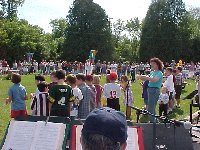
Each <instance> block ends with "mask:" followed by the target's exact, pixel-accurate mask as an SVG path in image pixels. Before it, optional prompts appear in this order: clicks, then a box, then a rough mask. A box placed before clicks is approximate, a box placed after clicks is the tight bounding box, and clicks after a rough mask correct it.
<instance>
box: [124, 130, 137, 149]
mask: <svg viewBox="0 0 200 150" xmlns="http://www.w3.org/2000/svg"><path fill="white" fill-rule="evenodd" d="M126 150H139V145H138V133H137V128H131V127H128V139H127V147H126Z"/></svg>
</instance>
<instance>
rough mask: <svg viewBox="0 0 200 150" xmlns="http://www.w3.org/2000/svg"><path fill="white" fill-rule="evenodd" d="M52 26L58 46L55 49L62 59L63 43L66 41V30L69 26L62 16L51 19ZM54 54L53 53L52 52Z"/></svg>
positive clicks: (58, 57)
mask: <svg viewBox="0 0 200 150" xmlns="http://www.w3.org/2000/svg"><path fill="white" fill-rule="evenodd" d="M50 26H51V27H52V34H51V35H52V38H53V39H54V42H55V43H57V48H56V50H54V52H55V56H56V58H57V59H60V57H61V55H62V50H63V45H64V41H65V31H66V30H67V27H68V22H67V21H66V19H63V18H60V19H55V20H51V22H50ZM52 54H53V53H52Z"/></svg>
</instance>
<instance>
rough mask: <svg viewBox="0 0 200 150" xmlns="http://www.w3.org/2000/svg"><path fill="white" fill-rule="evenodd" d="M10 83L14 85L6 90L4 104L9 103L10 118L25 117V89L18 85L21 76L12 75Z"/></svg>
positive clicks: (26, 97)
mask: <svg viewBox="0 0 200 150" xmlns="http://www.w3.org/2000/svg"><path fill="white" fill-rule="evenodd" d="M11 81H12V83H14V84H13V85H12V86H11V87H10V89H9V90H8V98H6V100H5V103H6V104H10V103H11V115H10V116H11V118H15V117H17V116H26V115H27V110H26V103H25V100H27V99H28V96H27V93H26V88H25V87H24V86H22V85H21V84H20V82H21V76H20V75H19V74H15V73H14V74H12V78H11Z"/></svg>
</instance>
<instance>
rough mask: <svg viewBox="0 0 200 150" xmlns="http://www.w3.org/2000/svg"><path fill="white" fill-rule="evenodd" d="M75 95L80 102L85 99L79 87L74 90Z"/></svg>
mask: <svg viewBox="0 0 200 150" xmlns="http://www.w3.org/2000/svg"><path fill="white" fill-rule="evenodd" d="M72 92H73V95H74V96H75V97H76V98H77V99H78V100H79V101H80V100H82V99H83V94H82V92H81V90H80V89H79V88H77V87H75V88H73V89H72Z"/></svg>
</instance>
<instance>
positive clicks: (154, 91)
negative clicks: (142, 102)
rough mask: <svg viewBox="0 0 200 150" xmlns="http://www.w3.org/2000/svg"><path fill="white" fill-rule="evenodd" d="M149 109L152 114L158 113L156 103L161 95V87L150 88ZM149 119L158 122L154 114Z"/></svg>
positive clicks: (148, 90) (148, 91)
mask: <svg viewBox="0 0 200 150" xmlns="http://www.w3.org/2000/svg"><path fill="white" fill-rule="evenodd" d="M147 93H148V111H149V112H150V113H152V114H154V115H155V114H156V104H157V101H158V98H159V95H160V89H159V88H148V89H147ZM149 121H150V122H151V123H153V122H156V119H155V118H154V117H152V116H149Z"/></svg>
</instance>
